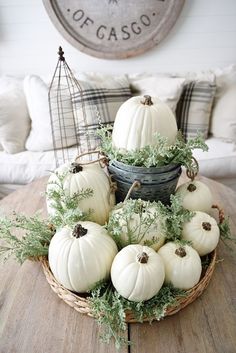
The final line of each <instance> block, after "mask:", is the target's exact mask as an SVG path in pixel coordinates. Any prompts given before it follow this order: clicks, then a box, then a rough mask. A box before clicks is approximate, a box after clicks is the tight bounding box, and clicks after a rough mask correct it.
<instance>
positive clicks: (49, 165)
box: [0, 65, 236, 198]
mask: <svg viewBox="0 0 236 353" xmlns="http://www.w3.org/2000/svg"><path fill="white" fill-rule="evenodd" d="M78 76H79V78H81V77H82V80H83V82H90V84H91V85H95V86H96V87H98V86H99V84H101V83H102V82H108V81H109V87H112V78H111V77H110V76H107V75H103V74H81V73H80V74H79V75H78ZM114 79H115V80H117V79H120V77H119V78H117V77H116V76H114ZM121 79H122V80H127V82H128V84H129V85H130V86H131V88H132V94H145V93H149V94H150V95H158V96H159V97H160V98H161V99H163V100H164V101H166V102H167V104H169V106H170V107H171V109H173V110H174V111H175V110H176V106H177V104H178V101H179V100H180V98H181V94H182V93H183V92H182V91H183V88H184V86H185V85H186V84H187V82H190V81H191V80H196V81H198V82H200V81H204V80H205V81H207V80H208V81H209V82H211V83H212V82H213V81H214V82H216V93H215V96H214V101H213V104H212V105H211V107H210V108H209V106H208V107H207V109H208V110H207V112H205V111H204V112H203V111H198V108H196V107H197V103H196V104H195V105H194V104H193V107H192V111H191V109H190V113H191V114H192V115H194V114H195V119H196V117H197V119H198V117H199V119H203V118H204V119H205V115H206V114H205V113H207V115H208V118H207V119H208V122H207V124H208V126H207V132H208V134H207V136H206V143H207V145H208V146H209V151H208V152H202V151H201V150H195V151H194V156H195V157H196V158H197V160H198V162H199V166H200V173H201V174H202V175H204V176H207V177H209V178H212V179H215V180H217V181H220V182H222V183H224V184H225V185H228V186H229V187H231V188H232V189H234V190H236V148H235V146H236V99H235V98H234V99H233V98H232V97H236V94H235V93H236V66H234V65H232V66H230V67H228V68H226V69H222V70H220V69H218V70H214V71H211V72H207V73H206V72H205V73H201V74H192V73H191V74H186V75H177V74H167V75H163V74H161V75H160V74H153V75H150V74H146V75H145V74H142V75H125V76H124V77H122V78H121ZM4 80H5V82H4ZM7 80H8V78H7ZM10 80H13V81H14V84H13V86H12V85H11V84H9V82H10V81H9V82H8V84H7V85H6V77H0V198H2V197H4V196H5V195H7V194H8V193H10V192H12V191H14V190H15V189H17V188H18V187H20V186H21V185H24V184H27V183H30V182H31V181H33V180H35V179H37V178H40V177H42V176H45V175H48V174H49V173H50V171H52V170H54V169H55V158H54V151H53V150H52V148H50V147H48V146H47V148H45V150H44V148H43V147H42V148H41V147H39V149H38V151H37V141H39V142H38V143H39V144H40V143H41V140H40V138H43V137H44V136H43V135H44V133H43V131H44V130H43V129H46V130H45V131H46V132H48V129H49V128H50V126H49V124H50V121H49V120H48V119H49V118H48V111H47V109H48V107H47V105H46V103H47V102H46V99H47V95H46V93H45V92H46V91H45V87H44V88H43V89H42V90H41V89H39V90H38V89H37V90H38V91H37V92H36V93H38V99H37V100H36V103H35V104H36V105H37V104H39V101H40V100H44V103H42V104H41V103H40V104H39V106H38V107H37V109H36V110H37V112H36V115H37V117H36V119H38V120H37V124H39V125H40V124H41V126H38V128H39V130H38V131H41V133H38V135H37V124H36V122H35V121H34V117H33V116H32V115H33V114H35V112H33V110H34V107H33V108H32V102H34V100H33V98H32V97H30V98H29V97H27V92H26V91H24V90H23V86H22V82H23V81H22V80H16V79H13V78H11V79H10ZM15 85H16V86H17V87H15ZM6 86H7V88H6ZM41 88H42V87H41ZM29 92H30V96H31V94H32V95H33V93H32V92H33V88H32V87H28V95H29ZM234 94H235V95H234ZM34 98H35V97H34ZM204 99H205V98H204ZM18 101H20V103H19V105H17V104H16V102H18ZM45 102H46V103H45ZM196 102H197V100H196ZM47 104H48V103H47ZM32 109H33V110H32ZM201 109H202V107H200V110H201ZM204 109H205V108H204ZM114 112H115V111H114ZM114 112H113V114H114ZM40 113H41V118H40ZM26 114H27V116H28V118H27V119H28V120H27V119H25V118H24V116H25V115H26ZM203 115H204V117H203ZM46 116H47V119H46V118H45V117H46ZM4 119H5V120H4ZM188 119H189V121H190V120H191V119H192V118H191V117H190V115H189V116H188ZM209 119H210V120H209ZM7 124H8V125H9V126H7ZM191 124H192V125H191V126H194V124H195V123H194V122H193V121H191ZM5 126H7V128H5ZM202 126H203V125H202ZM204 128H205V129H206V127H204ZM35 129H36V130H35ZM40 129H41V130H40ZM32 130H34V135H33V137H32ZM189 131H190V132H189ZM189 131H188V130H187V133H190V134H191V131H192V130H191V129H190V130H189ZM26 132H27V133H26ZM30 135H31V142H30V143H29V136H30ZM39 135H40V136H39ZM9 136H10V138H8V137H9ZM39 137H40V138H39ZM9 141H10V143H9ZM30 144H31V145H36V151H35V150H33V149H34V148H35V147H34V148H29V145H30ZM69 150H70V154H71V156H74V155H75V154H76V148H74V147H73V146H72V147H69Z"/></svg>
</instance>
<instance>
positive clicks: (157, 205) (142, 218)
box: [107, 195, 194, 249]
mask: <svg viewBox="0 0 236 353" xmlns="http://www.w3.org/2000/svg"><path fill="white" fill-rule="evenodd" d="M170 201H171V202H170V205H164V204H162V203H161V202H160V201H159V202H149V201H143V200H141V199H138V200H132V199H129V200H127V201H125V202H123V203H120V204H118V205H117V206H116V207H115V208H114V210H113V212H111V214H110V217H109V221H108V224H107V230H108V232H109V234H110V235H111V236H112V237H113V239H114V240H115V242H116V244H117V245H118V248H119V249H121V248H122V247H124V246H126V245H128V244H138V243H140V242H141V241H142V240H143V239H144V237H145V234H146V233H147V232H148V231H149V230H150V229H151V227H156V229H157V233H158V232H159V233H160V234H162V235H163V236H164V237H165V238H166V240H168V241H179V242H180V241H181V242H183V240H182V239H181V233H182V227H183V224H184V223H185V222H188V221H190V219H191V218H192V217H193V215H194V212H191V211H189V210H186V209H185V208H183V206H182V203H181V198H180V196H177V195H171V199H170ZM134 217H136V220H137V221H136V222H132V220H133V219H134ZM124 233H125V234H126V237H125V238H127V240H125V239H124V238H123V237H122V235H123V234H124ZM157 241H158V238H157V237H154V238H153V239H151V240H150V241H146V242H145V241H144V244H145V245H147V246H151V245H153V244H154V243H156V242H157Z"/></svg>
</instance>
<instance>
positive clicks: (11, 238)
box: [0, 173, 93, 263]
mask: <svg viewBox="0 0 236 353" xmlns="http://www.w3.org/2000/svg"><path fill="white" fill-rule="evenodd" d="M55 176H56V178H55V180H53V181H52V182H50V183H49V185H51V186H52V187H51V188H50V187H49V190H48V191H47V198H48V199H50V205H51V207H53V209H54V215H53V216H50V217H48V219H47V220H42V219H41V217H40V215H39V214H36V215H34V216H32V217H26V216H24V215H20V214H13V217H11V218H9V217H8V218H7V217H3V218H0V240H2V244H1V245H0V257H2V258H3V259H4V260H7V259H8V258H9V257H10V256H14V257H15V258H16V260H17V261H18V262H20V263H23V262H24V261H25V260H27V259H29V258H37V257H39V256H47V254H48V247H49V244H50V241H51V238H52V237H53V235H54V233H55V230H56V229H57V228H60V227H63V226H65V225H73V224H74V223H76V222H79V221H84V220H89V219H90V216H91V212H92V210H90V211H89V212H83V211H82V210H81V209H80V208H79V203H80V202H81V201H82V200H84V199H87V198H89V197H91V196H92V194H93V190H92V189H85V190H82V191H81V192H80V193H74V194H73V195H72V196H70V195H68V193H66V192H65V189H64V187H63V183H64V180H65V178H66V176H67V173H64V174H63V175H60V174H58V173H56V174H55ZM19 231H21V232H19Z"/></svg>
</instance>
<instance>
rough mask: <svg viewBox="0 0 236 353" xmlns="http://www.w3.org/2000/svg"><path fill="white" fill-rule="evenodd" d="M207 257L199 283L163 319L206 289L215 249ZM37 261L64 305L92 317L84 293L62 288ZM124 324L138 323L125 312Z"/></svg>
mask: <svg viewBox="0 0 236 353" xmlns="http://www.w3.org/2000/svg"><path fill="white" fill-rule="evenodd" d="M208 255H209V256H210V257H211V261H210V264H209V265H208V267H207V269H206V271H205V273H204V274H203V276H202V278H201V279H200V281H199V282H198V283H197V284H196V285H195V286H194V287H193V288H191V289H189V290H187V291H186V293H187V296H185V297H180V298H177V300H176V302H175V304H174V305H173V306H170V307H168V308H167V309H166V311H165V314H164V317H166V316H170V315H173V314H175V313H177V312H178V311H180V310H182V309H183V308H185V307H186V306H187V305H189V304H190V303H192V302H193V301H194V300H195V299H197V298H198V297H199V296H200V295H201V294H202V293H203V291H204V290H205V289H206V288H207V286H208V284H209V283H210V280H211V277H212V275H213V272H214V269H215V265H216V255H217V251H216V249H215V250H213V251H212V252H211V253H210V254H208ZM39 261H40V263H41V265H42V268H43V272H44V275H45V277H46V280H47V282H48V283H49V285H50V286H51V289H52V290H53V291H54V292H55V293H56V294H57V295H58V296H59V298H61V299H62V300H63V301H64V302H65V303H67V304H68V305H69V306H71V307H73V308H74V309H75V310H76V311H78V312H80V313H81V314H86V315H88V316H91V317H94V316H93V314H92V311H91V308H90V306H89V300H88V299H87V298H88V297H89V296H88V295H87V294H86V293H85V294H81V293H75V292H72V291H70V290H69V289H67V288H65V287H64V286H62V285H61V284H60V283H59V282H58V281H57V280H56V278H55V277H54V275H53V273H52V272H51V269H50V267H49V263H48V260H47V257H46V256H42V257H40V258H39ZM152 319H154V320H155V318H144V319H143V321H150V320H152ZM126 322H127V323H135V322H139V321H137V319H136V318H135V317H134V315H133V313H132V312H126Z"/></svg>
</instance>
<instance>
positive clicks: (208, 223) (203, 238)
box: [182, 211, 220, 256]
mask: <svg viewBox="0 0 236 353" xmlns="http://www.w3.org/2000/svg"><path fill="white" fill-rule="evenodd" d="M182 237H183V239H186V240H189V241H191V242H192V246H193V248H194V249H195V250H197V252H198V254H199V255H200V256H204V255H207V254H209V253H210V252H211V251H213V250H214V249H215V248H216V246H217V244H218V242H219V238H220V230H219V227H218V225H217V223H216V220H215V219H214V218H213V217H211V216H209V215H208V214H207V213H204V212H200V211H197V212H196V213H195V215H194V216H193V217H192V219H191V220H190V221H189V222H186V223H184V225H183V230H182Z"/></svg>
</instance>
